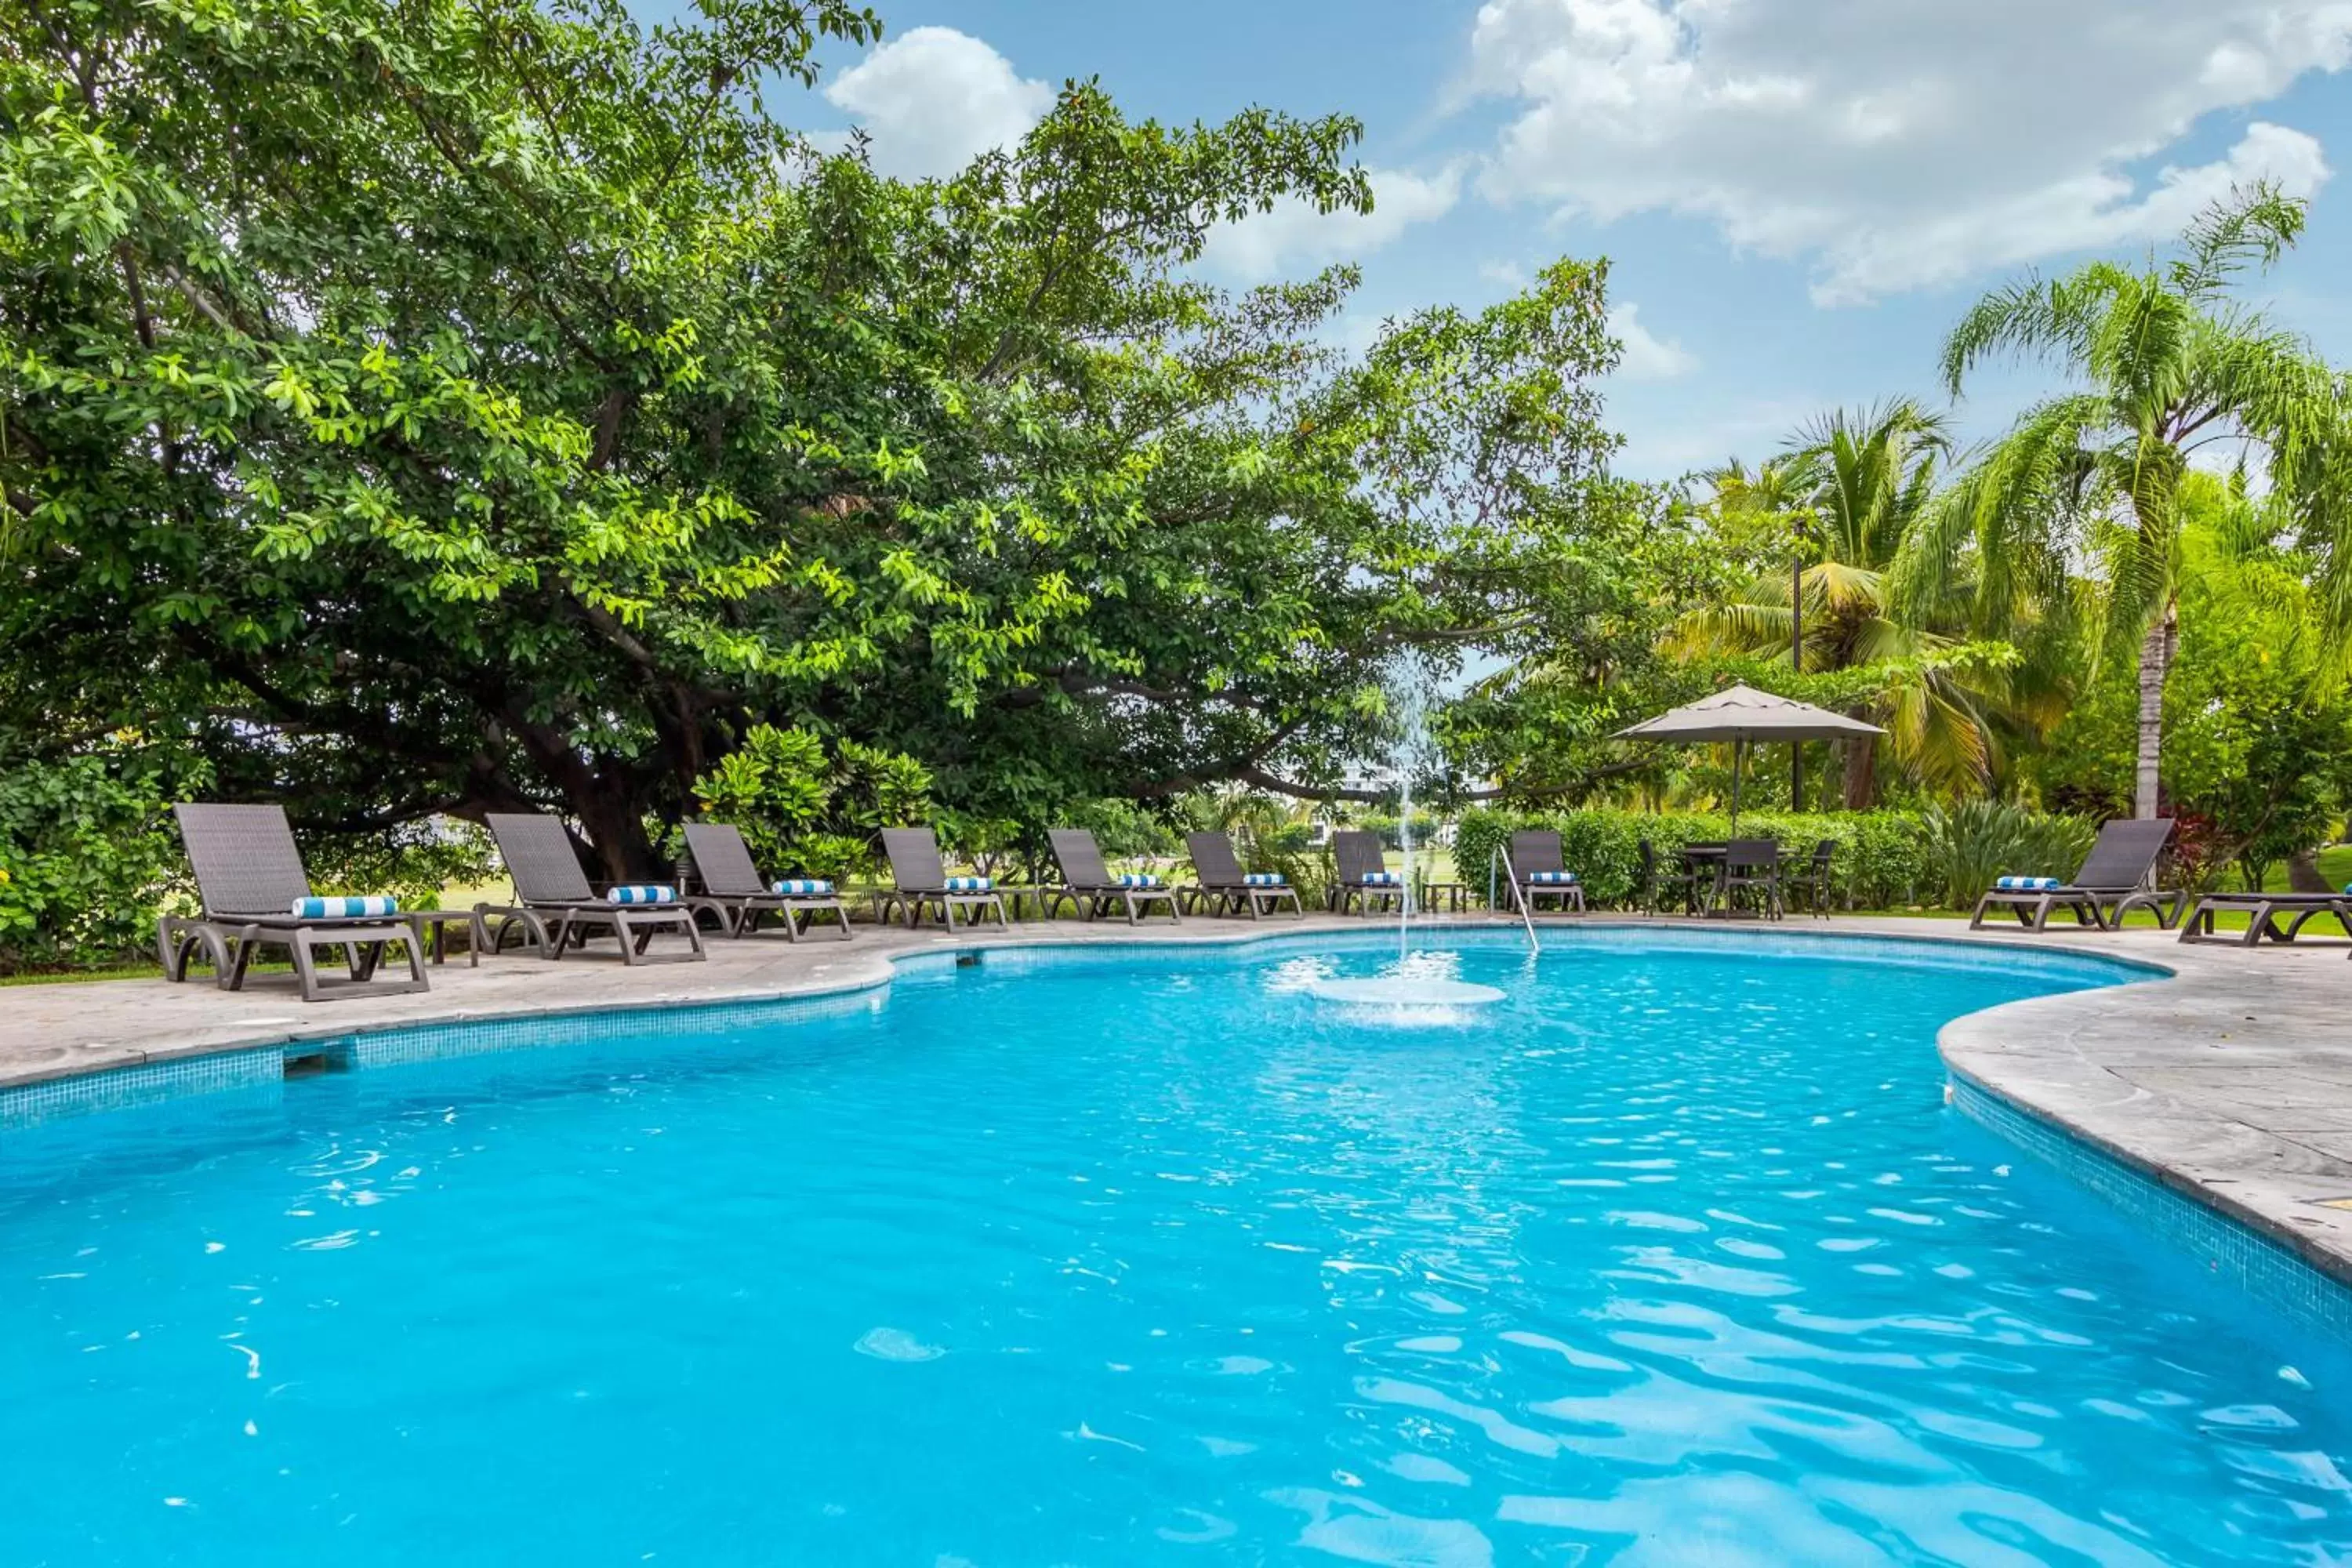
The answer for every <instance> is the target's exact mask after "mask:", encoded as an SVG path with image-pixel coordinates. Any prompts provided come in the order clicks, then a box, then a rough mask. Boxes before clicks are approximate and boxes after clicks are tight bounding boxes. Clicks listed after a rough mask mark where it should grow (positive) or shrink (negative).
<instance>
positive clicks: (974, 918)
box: [878, 827, 1013, 931]
mask: <svg viewBox="0 0 2352 1568" xmlns="http://www.w3.org/2000/svg"><path fill="white" fill-rule="evenodd" d="M882 852H883V853H884V854H885V855H887V856H888V857H889V858H890V882H891V888H890V890H889V891H888V892H887V893H885V894H883V895H882V896H881V908H880V910H879V911H878V912H879V914H880V916H881V918H882V919H883V920H886V921H887V920H888V919H889V918H890V915H891V911H892V910H898V909H903V910H906V911H907V929H908V931H912V930H914V929H915V927H916V926H918V925H919V924H920V923H921V922H922V919H923V911H924V910H928V909H929V908H930V907H931V906H932V905H934V904H936V905H938V906H939V910H940V924H941V925H943V926H946V927H947V928H948V929H949V930H950V931H953V930H954V929H955V912H956V910H971V923H972V924H973V925H978V924H979V923H980V922H981V921H983V920H985V919H986V918H987V917H988V916H989V915H991V914H993V915H995V916H996V923H997V924H999V925H1001V926H1003V927H1004V928H1005V929H1006V930H1008V931H1009V930H1011V929H1012V926H1013V922H1012V921H1011V920H1009V919H1008V918H1007V917H1006V915H1005V913H1004V900H1003V898H1002V897H1001V896H999V894H998V893H997V891H996V879H994V878H992V877H950V876H949V875H948V868H947V862H946V861H945V860H942V859H941V858H940V838H939V835H938V834H936V833H933V832H932V831H931V830H930V829H929V828H928V827H886V828H884V829H883V830H882Z"/></svg>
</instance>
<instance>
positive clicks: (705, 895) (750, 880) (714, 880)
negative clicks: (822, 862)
mask: <svg viewBox="0 0 2352 1568" xmlns="http://www.w3.org/2000/svg"><path fill="white" fill-rule="evenodd" d="M686 860H687V864H686V867H685V868H684V871H685V875H682V876H681V878H680V879H681V880H684V881H689V882H690V883H691V884H692V887H691V888H689V889H688V892H687V894H686V907H687V908H688V909H689V910H694V911H695V912H696V913H698V914H704V913H707V914H709V915H710V916H711V917H712V918H713V919H715V920H716V921H718V922H719V934H721V935H722V936H733V937H744V936H751V935H752V934H753V933H754V932H756V931H758V930H759V929H760V922H761V921H763V920H765V919H766V918H767V917H768V916H770V915H780V916H782V919H783V927H784V940H785V941H786V942H798V941H800V939H801V931H802V929H803V923H802V922H803V921H806V922H807V926H808V928H809V929H812V930H814V928H815V925H816V917H817V916H818V915H820V914H824V913H828V912H829V913H831V914H832V916H833V923H834V925H835V928H836V929H837V930H838V931H840V933H841V940H842V941H844V942H847V941H848V940H849V910H848V909H847V908H846V907H845V905H844V904H843V903H842V901H841V895H840V894H839V893H838V892H836V891H835V889H834V886H833V884H832V883H831V882H828V881H825V880H824V879H821V878H812V877H795V878H790V879H785V880H783V881H780V882H769V881H763V880H762V879H761V876H760V868H759V867H758V866H757V865H755V864H753V862H752V859H751V846H750V845H748V844H746V843H744V842H743V834H742V831H741V830H740V828H737V827H735V826H732V825H731V824H729V823H724V822H689V823H688V824H687V825H686Z"/></svg>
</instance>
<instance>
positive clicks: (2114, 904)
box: [1969, 817, 2187, 931]
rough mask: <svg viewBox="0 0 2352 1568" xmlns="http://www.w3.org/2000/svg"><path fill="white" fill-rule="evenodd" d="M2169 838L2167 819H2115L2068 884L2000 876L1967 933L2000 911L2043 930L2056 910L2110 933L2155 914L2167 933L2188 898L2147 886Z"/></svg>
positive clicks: (2028, 926)
mask: <svg viewBox="0 0 2352 1568" xmlns="http://www.w3.org/2000/svg"><path fill="white" fill-rule="evenodd" d="M2171 837H2172V819H2171V818H2169V817H2157V818H2155V819H2153V820H2149V819H2145V818H2132V817H2118V818H2116V820H2115V821H2113V822H2110V823H2108V824H2107V825H2106V826H2104V827H2102V828H2100V829H2099V838H2098V842H2097V843H2095V844H2094V845H2092V846H2091V853H2090V854H2089V855H2088V856H2086V857H2084V860H2083V867H2082V869H2080V870H2079V871H2076V872H2075V873H2074V879H2073V880H2071V881H2064V882H2062V881H2060V880H2059V879H2057V878H2055V877H2002V878H2000V879H1998V880H1996V881H1995V882H1994V883H1993V885H1992V887H1991V889H1989V890H1988V891H1987V892H1986V894H1985V896H1984V897H1983V898H1981V899H1979V900H1977V909H1976V913H1975V914H1974V915H1973V916H1971V917H1970V918H1969V930H1970V931H1978V930H1980V929H1982V928H1983V926H1984V922H1985V916H1986V915H1987V914H1988V913H1989V912H1990V911H1991V910H1997V909H2005V910H2009V911H2010V912H2011V913H2012V914H2014V915H2015V916H2016V917H2017V923H2018V924H2019V925H2021V926H2023V927H2024V928H2025V929H2026V930H2028V931H2042V930H2045V929H2046V928H2047V927H2048V926H2049V924H2050V917H2051V915H2053V913H2055V912H2056V911H2058V910H2065V911H2066V912H2067V913H2069V914H2071V915H2073V916H2074V923H2075V924H2076V925H2079V926H2085V927H2096V928H2097V929H2098V930H2100V931H2113V930H2115V929H2116V927H2118V926H2120V925H2122V924H2123V921H2124V917H2125V916H2126V915H2127V914H2129V913H2130V912H2131V911H2132V910H2136V909H2145V910H2150V911H2152V912H2153V913H2154V914H2155V916H2156V923H2157V925H2158V927H2159V928H2160V929H2162V930H2165V931H2170V930H2171V929H2172V928H2173V926H2174V925H2175V924H2176V923H2177V922H2178V921H2179V919H2180V910H2181V906H2182V905H2183V904H2184V903H2185V902H2186V901H2187V900H2185V898H2184V897H2183V896H2182V895H2181V894H2179V893H2178V892H2165V891H2160V890H2157V889H2152V888H2151V887H2150V883H2151V882H2153V880H2154V879H2155V875H2156V863H2157V860H2158V858H2160V857H2161V856H2162V855H2163V854H2164V847H2165V845H2166V844H2167V843H2168V841H2169V840H2170V839H2171Z"/></svg>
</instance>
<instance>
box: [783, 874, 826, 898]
mask: <svg viewBox="0 0 2352 1568" xmlns="http://www.w3.org/2000/svg"><path fill="white" fill-rule="evenodd" d="M769 891H771V892H773V893H778V894H781V895H782V896H783V897H785V898H787V899H823V898H829V897H831V896H832V893H833V884H832V883H831V882H828V881H826V880H825V879H824V878H822V877H787V878H785V879H783V880H782V881H781V882H779V883H777V884H776V885H775V886H774V887H773V888H772V889H769Z"/></svg>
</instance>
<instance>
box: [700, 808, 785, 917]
mask: <svg viewBox="0 0 2352 1568" xmlns="http://www.w3.org/2000/svg"><path fill="white" fill-rule="evenodd" d="M686 853H687V857H688V858H689V859H691V860H692V861H693V862H694V879H695V880H696V881H697V882H698V883H700V884H701V885H702V890H703V891H704V892H706V893H713V894H716V895H717V896H719V898H722V899H745V898H751V897H754V896H756V895H758V894H761V893H764V892H766V891H767V890H768V884H767V883H765V882H762V881H761V880H760V868H759V867H758V866H756V865H754V864H752V861H751V846H750V845H748V844H746V843H744V842H743V834H742V830H741V829H740V828H738V827H737V826H735V825H734V824H732V823H729V822H689V823H688V824H687V825H686Z"/></svg>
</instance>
